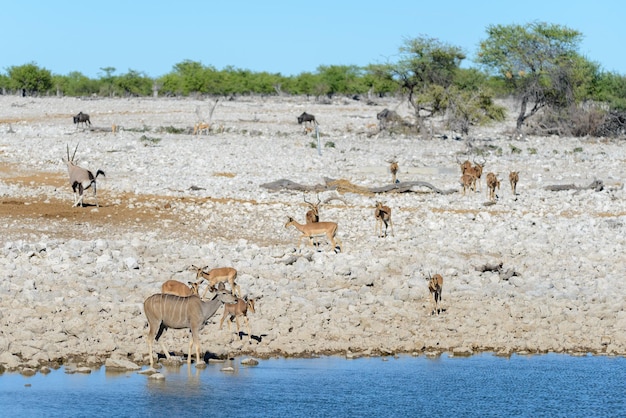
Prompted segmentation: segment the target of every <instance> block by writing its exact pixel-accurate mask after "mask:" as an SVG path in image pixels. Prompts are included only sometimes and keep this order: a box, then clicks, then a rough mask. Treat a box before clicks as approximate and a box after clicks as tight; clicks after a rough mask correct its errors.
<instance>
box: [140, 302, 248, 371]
mask: <svg viewBox="0 0 626 418" xmlns="http://www.w3.org/2000/svg"><path fill="white" fill-rule="evenodd" d="M236 301H237V298H235V296H233V295H231V294H230V292H228V291H225V290H222V291H220V292H218V293H217V294H216V295H215V297H213V299H211V300H209V301H203V300H202V299H200V298H199V297H198V296H195V295H194V296H189V297H180V296H175V295H168V294H163V293H157V294H155V295H152V296H150V297H148V298H147V299H146V300H145V301H144V303H143V309H144V312H145V314H146V317H147V318H148V325H149V327H150V330H149V331H148V355H149V356H150V367H154V358H153V356H152V354H153V353H152V344H153V340H155V339H156V340H157V341H159V338H161V335H162V334H163V331H165V330H166V329H168V328H174V329H183V328H189V329H191V339H190V341H189V351H188V355H187V364H191V356H192V355H191V347H192V345H194V344H195V347H196V364H200V337H199V332H200V330H201V329H202V327H203V326H204V323H205V322H206V321H207V320H208V319H209V318H210V317H212V316H213V315H214V314H215V312H216V311H217V310H218V309H219V307H220V306H222V304H223V303H235V302H236ZM160 344H161V349H162V350H163V352H164V353H165V357H166V358H167V359H168V360H169V359H170V353H169V351H167V348H166V347H165V344H163V341H161V342H160Z"/></svg>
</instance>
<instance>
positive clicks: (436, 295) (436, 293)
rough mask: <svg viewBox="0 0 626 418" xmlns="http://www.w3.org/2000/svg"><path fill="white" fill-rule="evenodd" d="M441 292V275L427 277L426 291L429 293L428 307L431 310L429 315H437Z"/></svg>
mask: <svg viewBox="0 0 626 418" xmlns="http://www.w3.org/2000/svg"><path fill="white" fill-rule="evenodd" d="M442 290H443V277H442V276H441V274H435V275H434V276H432V277H431V276H430V275H429V276H428V291H429V292H430V306H431V308H432V310H431V312H430V314H431V315H434V314H435V313H437V315H439V311H440V309H439V305H440V303H441V292H442Z"/></svg>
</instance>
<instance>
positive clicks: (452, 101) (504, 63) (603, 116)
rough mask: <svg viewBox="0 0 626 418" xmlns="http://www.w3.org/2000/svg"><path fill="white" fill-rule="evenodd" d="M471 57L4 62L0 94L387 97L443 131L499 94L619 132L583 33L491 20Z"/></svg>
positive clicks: (569, 127)
mask: <svg viewBox="0 0 626 418" xmlns="http://www.w3.org/2000/svg"><path fill="white" fill-rule="evenodd" d="M486 32H487V38H486V39H485V40H484V41H482V42H481V43H480V47H479V50H478V52H477V54H476V57H475V58H474V63H475V64H476V67H470V68H461V64H462V62H463V61H464V60H465V59H466V55H465V53H464V52H463V51H462V49H461V48H459V47H457V46H454V45H450V44H447V43H444V42H441V41H439V40H438V39H434V38H429V37H424V36H423V37H418V38H414V39H406V40H405V41H404V43H403V44H402V45H401V46H400V47H399V54H398V55H397V57H398V59H397V61H396V62H387V63H384V64H370V65H367V66H365V67H359V66H354V65H328V66H320V67H318V68H317V71H315V72H312V73H311V72H303V73H301V74H298V75H294V76H284V75H281V74H280V73H268V72H252V71H249V70H245V69H238V68H234V67H226V68H224V69H221V70H218V69H216V68H215V67H213V66H210V65H203V64H202V63H200V62H197V61H191V60H185V61H183V62H180V63H177V64H175V65H174V66H173V68H172V71H171V72H170V73H168V74H165V75H163V76H160V77H157V78H151V77H148V76H147V75H146V74H145V73H143V72H140V71H136V70H129V71H128V72H126V73H124V74H116V69H115V68H114V67H104V68H101V70H102V73H101V75H100V77H99V78H97V79H92V78H89V77H87V76H85V75H83V74H81V73H80V72H71V73H69V74H68V75H57V74H52V73H51V72H50V71H49V70H47V69H45V68H41V67H39V66H38V65H37V64H36V63H28V64H24V65H20V66H12V67H9V68H8V69H7V71H6V74H0V90H1V92H2V94H20V95H32V96H35V95H57V96H102V97H132V96H138V97H141V96H153V97H172V96H192V95H207V96H222V97H223V96H236V95H307V96H314V97H316V98H332V97H333V96H336V95H342V96H352V97H355V96H358V97H359V98H365V99H372V100H373V99H375V98H376V97H382V96H391V95H395V96H398V97H402V98H404V99H406V100H407V101H408V104H409V105H410V106H411V107H412V109H413V113H414V116H415V120H416V123H415V124H414V125H415V127H416V129H418V130H419V129H420V128H421V127H423V121H424V120H425V119H427V118H429V117H432V116H435V115H444V116H445V117H446V120H447V123H448V125H449V127H450V128H452V129H455V130H458V131H461V132H464V133H467V132H468V131H469V129H470V128H471V126H473V125H479V124H483V123H487V122H489V121H494V120H496V121H497V120H502V119H503V117H504V110H503V109H502V108H500V107H498V106H497V105H495V104H494V101H493V99H494V98H497V97H505V96H506V97H514V98H516V99H517V100H518V101H519V103H520V108H519V114H518V116H517V129H518V130H521V129H522V127H524V126H528V125H529V123H528V120H529V118H531V117H533V116H534V115H536V114H538V115H540V117H541V120H539V121H537V120H536V119H539V117H535V118H533V120H535V122H536V123H535V124H534V127H535V128H536V129H540V133H544V134H546V133H549V134H566V135H614V136H615V135H622V134H624V130H625V125H626V117H624V113H625V112H626V77H625V76H623V75H620V74H616V73H613V72H607V71H603V70H602V69H601V67H600V65H599V64H597V63H595V62H592V61H589V60H588V59H587V58H585V57H584V56H582V55H580V54H579V53H578V48H579V44H580V41H581V39H582V34H581V33H580V32H578V31H575V30H572V29H569V28H567V27H564V26H560V25H554V24H548V23H542V22H539V23H537V22H533V23H529V24H526V25H504V26H503V25H492V26H489V27H487V30H486ZM581 124H582V125H584V126H580V125H581Z"/></svg>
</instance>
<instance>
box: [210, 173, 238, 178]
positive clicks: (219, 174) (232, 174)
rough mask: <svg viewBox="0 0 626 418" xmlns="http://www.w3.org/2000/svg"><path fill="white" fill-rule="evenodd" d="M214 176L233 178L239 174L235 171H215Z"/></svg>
mask: <svg viewBox="0 0 626 418" xmlns="http://www.w3.org/2000/svg"><path fill="white" fill-rule="evenodd" d="M213 176H215V177H228V178H233V177H236V176H237V174H235V173H213Z"/></svg>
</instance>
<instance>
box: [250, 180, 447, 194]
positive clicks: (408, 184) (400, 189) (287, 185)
mask: <svg viewBox="0 0 626 418" xmlns="http://www.w3.org/2000/svg"><path fill="white" fill-rule="evenodd" d="M324 182H325V183H326V184H316V185H313V186H307V185H304V184H299V183H296V182H294V181H291V180H287V179H280V180H276V181H272V182H270V183H264V184H261V187H263V188H265V189H270V190H273V191H279V190H296V191H302V192H323V191H327V190H337V191H339V192H343V193H345V192H351V193H362V194H370V193H372V194H375V193H406V192H415V191H416V190H415V189H416V188H420V187H426V188H428V189H430V190H432V191H433V192H435V193H439V194H451V193H456V192H457V191H458V190H456V189H450V190H441V189H439V188H437V187H435V186H433V185H432V184H430V183H427V182H425V181H403V182H399V183H392V184H387V185H384V186H380V187H363V186H357V185H355V184H352V183H350V182H349V181H347V180H336V179H331V178H327V177H325V178H324Z"/></svg>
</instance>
